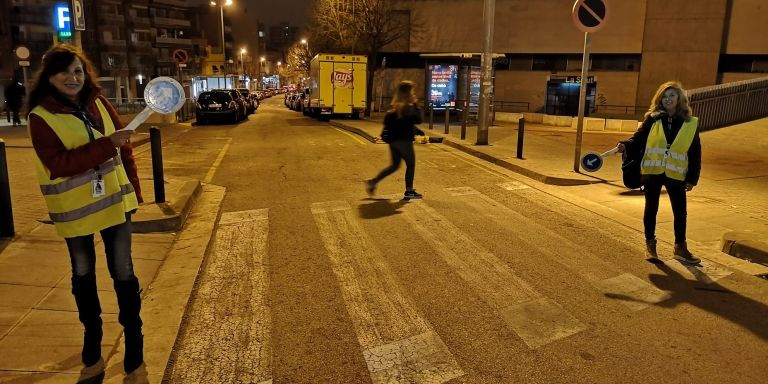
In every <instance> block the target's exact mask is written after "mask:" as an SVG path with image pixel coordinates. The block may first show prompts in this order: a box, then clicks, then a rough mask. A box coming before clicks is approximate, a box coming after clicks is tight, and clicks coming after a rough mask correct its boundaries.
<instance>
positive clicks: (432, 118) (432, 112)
mask: <svg viewBox="0 0 768 384" xmlns="http://www.w3.org/2000/svg"><path fill="white" fill-rule="evenodd" d="M434 122H435V106H434V105H432V103H430V104H429V129H432V124H433V123H434Z"/></svg>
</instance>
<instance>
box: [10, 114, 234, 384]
mask: <svg viewBox="0 0 768 384" xmlns="http://www.w3.org/2000/svg"><path fill="white" fill-rule="evenodd" d="M2 123H5V121H3V122H2ZM189 128H190V126H189V124H186V125H184V124H174V125H169V126H164V127H163V128H162V135H163V140H164V141H165V140H172V139H173V137H175V136H177V135H180V134H182V133H183V132H184V131H185V130H187V129H189ZM0 138H2V139H3V140H4V141H5V144H6V147H7V151H8V152H9V153H8V156H9V174H10V178H11V180H10V181H11V186H12V188H11V189H12V190H11V195H12V201H13V212H14V218H15V223H14V225H15V228H16V236H15V237H14V238H13V239H11V240H10V241H9V240H8V239H6V240H4V241H2V242H0V297H2V298H3V299H2V302H0V383H28V382H42V383H73V382H75V381H76V379H77V376H78V373H79V370H80V368H81V363H80V348H81V346H82V326H81V325H80V323H79V321H78V318H77V313H76V312H77V309H76V307H75V304H74V300H73V298H72V295H71V293H70V290H71V283H70V274H71V272H70V269H71V267H70V265H69V259H68V258H67V257H66V256H65V255H66V254H67V250H66V245H65V242H64V241H63V240H62V239H61V238H60V237H59V236H58V235H56V233H55V229H54V228H53V225H51V224H48V223H46V222H47V215H46V213H45V212H46V211H45V207H44V202H43V201H42V198H41V197H39V196H38V195H40V193H39V190H38V187H37V186H36V185H35V184H36V177H35V176H34V174H33V172H34V168H33V167H31V166H29V165H31V158H32V152H31V151H32V149H31V143H30V140H29V139H28V138H27V134H26V128H25V127H11V126H10V125H6V124H1V125H0ZM133 142H134V147H135V148H136V153H137V154H140V155H141V156H149V155H148V154H143V152H146V150H147V149H148V146H146V144H147V143H148V142H149V133H148V127H146V126H144V127H141V128H140V129H139V131H138V133H137V135H136V136H134V139H133ZM11 151H14V152H12V153H13V155H11V154H10V153H11ZM145 163H146V162H145ZM139 178H140V179H141V186H142V193H143V196H144V199H145V202H144V203H143V204H141V205H140V207H139V210H138V211H137V213H136V214H135V215H134V216H133V231H134V237H133V243H132V246H133V255H134V259H133V261H134V269H135V271H136V275H137V276H138V278H139V281H140V282H141V285H142V288H143V289H144V292H143V296H144V299H143V301H144V303H143V306H144V308H143V309H142V316H143V317H145V318H151V317H153V316H155V317H157V314H158V313H160V314H162V316H161V317H162V321H153V322H147V329H146V330H145V333H147V334H150V333H151V334H152V336H151V338H149V337H148V338H147V339H145V360H146V361H147V362H148V366H149V367H150V368H149V372H150V377H152V378H153V381H152V382H159V378H161V377H162V374H163V372H162V371H159V372H158V371H157V369H158V367H165V365H166V364H167V359H168V356H169V355H170V349H171V348H172V346H173V343H174V340H175V337H176V332H178V326H179V324H180V321H181V316H182V314H183V310H184V306H185V305H186V299H187V298H188V297H189V292H190V291H191V289H192V284H193V282H194V276H196V274H197V269H194V274H193V275H192V276H191V277H190V276H189V275H190V273H186V274H185V272H184V271H185V269H186V268H187V267H188V266H189V267H191V266H193V265H194V261H195V260H202V258H203V254H204V252H205V249H206V248H207V242H208V241H209V240H210V235H211V233H212V232H213V225H214V223H215V217H213V218H209V219H208V220H207V221H209V222H210V228H204V229H202V230H200V229H194V228H192V229H191V230H190V229H187V228H185V230H184V232H192V233H193V234H192V235H191V237H192V238H193V239H194V241H197V242H199V244H195V245H194V246H191V245H190V241H189V240H186V241H185V240H183V239H184V237H185V236H186V237H189V236H190V235H189V234H185V233H184V232H183V233H181V234H179V233H178V231H180V230H181V229H182V228H183V227H184V223H185V221H186V219H187V217H189V216H190V215H191V214H192V209H193V208H194V207H195V206H197V205H201V203H202V205H205V207H204V208H205V209H206V210H207V211H208V212H205V213H204V214H207V215H211V214H214V215H215V214H217V213H218V209H219V207H220V204H221V199H220V198H219V199H218V205H217V204H216V203H215V201H216V199H213V200H214V203H213V204H209V203H206V202H205V200H206V199H208V200H210V199H209V198H207V197H205V198H204V197H203V195H206V196H207V195H210V192H211V188H214V189H215V188H216V187H212V186H207V187H203V186H202V185H201V183H200V181H199V180H189V179H174V178H167V177H166V178H165V184H164V187H165V197H166V202H164V203H156V202H155V201H154V180H153V179H152V169H151V167H143V168H141V169H139ZM214 194H216V195H217V196H218V195H220V197H221V198H223V194H224V192H223V188H219V190H215V192H214ZM206 234H207V236H206ZM96 241H97V244H96V250H97V277H98V280H97V283H98V287H99V291H100V294H99V296H100V299H101V305H102V312H103V314H102V319H103V320H104V338H103V342H102V353H103V356H104V358H105V361H106V363H107V375H106V378H105V382H122V376H123V374H122V353H123V352H122V341H121V334H122V327H121V326H120V325H119V324H118V322H117V312H118V311H117V303H116V298H115V295H114V291H113V289H112V282H111V279H110V277H109V273H108V271H107V269H106V265H105V263H104V262H103V260H104V254H103V247H102V246H101V244H100V243H101V239H100V238H99V236H96ZM180 247H181V248H184V250H183V252H181V253H182V254H183V256H184V262H183V263H184V266H178V265H176V264H174V261H173V260H175V259H176V258H178V254H179V251H178V249H179V248H180ZM169 265H170V266H173V265H176V266H175V267H173V268H172V269H173V270H172V271H169V272H164V273H160V271H161V270H163V269H166V270H167V269H168V266H169ZM198 267H199V265H198ZM164 276H165V277H164ZM180 276H184V277H185V278H184V279H181V278H179V277H180ZM169 281H170V283H169ZM179 300H181V301H182V302H181V303H180V304H179V302H178V301H179ZM174 317H175V318H177V319H178V320H177V322H176V324H175V326H173V322H172V321H169V320H170V319H173V318H174ZM169 326H171V327H173V330H172V331H171V332H165V331H166V329H165V328H163V327H166V328H167V327H169ZM150 328H153V329H150ZM154 328H157V329H154ZM161 336H162V337H161ZM159 337H161V338H159ZM163 356H164V357H163ZM113 357H114V359H113ZM150 361H152V364H149V362H150ZM160 369H162V368H160Z"/></svg>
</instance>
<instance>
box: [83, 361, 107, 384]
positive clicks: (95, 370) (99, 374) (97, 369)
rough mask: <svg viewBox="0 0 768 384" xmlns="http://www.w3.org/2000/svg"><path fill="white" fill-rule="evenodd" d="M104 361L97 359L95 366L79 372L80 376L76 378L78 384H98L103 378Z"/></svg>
mask: <svg viewBox="0 0 768 384" xmlns="http://www.w3.org/2000/svg"><path fill="white" fill-rule="evenodd" d="M104 369H105V365H104V359H102V358H99V361H97V362H96V364H93V365H89V366H87V367H84V368H83V369H81V370H80V376H79V377H78V378H77V382H78V383H100V382H101V381H100V379H103V378H104Z"/></svg>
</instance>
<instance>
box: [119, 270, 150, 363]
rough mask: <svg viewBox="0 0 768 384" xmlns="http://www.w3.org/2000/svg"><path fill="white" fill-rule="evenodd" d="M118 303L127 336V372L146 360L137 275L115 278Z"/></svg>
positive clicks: (125, 360)
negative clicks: (121, 278)
mask: <svg viewBox="0 0 768 384" xmlns="http://www.w3.org/2000/svg"><path fill="white" fill-rule="evenodd" d="M115 292H116V293H117V305H118V307H120V314H119V315H118V317H117V320H118V321H119V322H120V324H121V325H122V326H123V330H124V335H123V337H124V338H125V358H124V359H123V368H124V369H125V373H131V372H133V371H134V370H136V368H138V367H139V366H141V364H142V363H143V362H144V335H142V333H141V326H142V322H141V317H140V316H139V312H141V288H140V287H139V280H138V279H137V278H136V277H133V278H131V279H130V280H125V281H119V280H115Z"/></svg>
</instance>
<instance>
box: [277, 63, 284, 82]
mask: <svg viewBox="0 0 768 384" xmlns="http://www.w3.org/2000/svg"><path fill="white" fill-rule="evenodd" d="M282 64H283V62H282V61H278V62H277V87H278V88H280V69H281V67H280V66H281V65H282Z"/></svg>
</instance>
